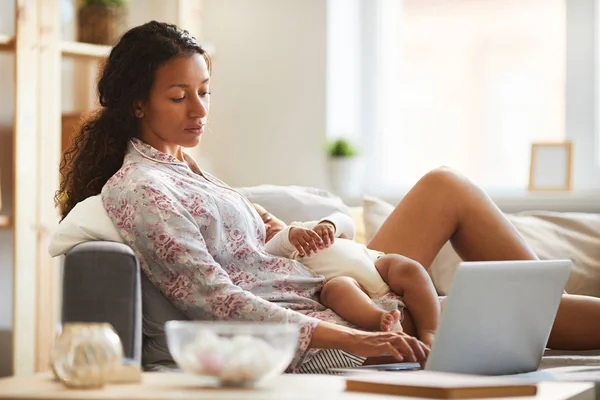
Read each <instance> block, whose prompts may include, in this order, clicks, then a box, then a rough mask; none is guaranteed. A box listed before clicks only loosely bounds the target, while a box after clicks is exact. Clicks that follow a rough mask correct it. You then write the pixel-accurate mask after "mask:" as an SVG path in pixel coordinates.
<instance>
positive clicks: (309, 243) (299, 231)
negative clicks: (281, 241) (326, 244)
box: [289, 226, 323, 257]
mask: <svg viewBox="0 0 600 400" xmlns="http://www.w3.org/2000/svg"><path fill="white" fill-rule="evenodd" d="M289 239H290V243H291V244H293V245H294V247H295V248H296V250H298V253H299V254H300V257H304V256H310V255H311V250H312V251H314V252H315V254H316V253H317V252H318V251H319V250H320V249H322V248H323V241H322V240H321V238H320V237H319V235H317V233H316V232H315V231H313V230H312V229H306V228H300V227H297V226H294V227H292V228H290V233H289Z"/></svg>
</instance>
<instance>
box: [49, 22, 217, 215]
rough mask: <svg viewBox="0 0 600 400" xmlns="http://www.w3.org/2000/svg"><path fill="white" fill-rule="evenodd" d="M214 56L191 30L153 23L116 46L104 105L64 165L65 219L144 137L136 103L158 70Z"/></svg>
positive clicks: (104, 77) (104, 84) (103, 80)
mask: <svg viewBox="0 0 600 400" xmlns="http://www.w3.org/2000/svg"><path fill="white" fill-rule="evenodd" d="M192 54H200V55H202V56H203V57H204V59H205V60H206V64H207V66H208V71H209V73H210V72H211V63H210V57H209V56H208V54H207V53H206V51H205V50H204V49H203V48H202V47H201V46H200V45H199V44H198V42H197V41H196V39H194V38H193V37H192V36H191V35H190V34H189V33H188V32H187V31H185V30H182V29H178V28H177V27H176V26H175V25H172V24H167V23H163V22H157V21H151V22H148V23H146V24H144V25H140V26H137V27H135V28H132V29H131V30H129V31H127V32H126V33H125V34H124V35H123V37H122V38H121V39H120V40H119V42H118V43H117V44H116V45H115V46H114V48H113V49H112V50H111V52H110V55H109V56H108V58H107V60H106V62H105V64H104V68H103V69H102V72H101V74H100V79H99V80H98V98H99V100H100V106H101V107H100V109H98V110H97V111H95V112H94V113H92V114H91V115H90V116H89V117H88V118H86V119H85V120H84V121H83V122H82V124H81V126H80V128H79V133H78V134H77V135H76V136H75V138H74V141H73V143H72V145H71V146H70V147H69V149H68V150H67V151H65V153H64V155H63V159H62V161H61V163H60V174H61V183H60V189H59V190H58V191H57V192H56V195H55V196H54V201H55V204H56V205H57V207H59V210H60V214H61V216H62V218H64V217H66V216H67V214H68V213H69V212H70V211H71V210H72V209H73V207H75V205H76V204H77V203H78V202H80V201H82V200H85V199H86V198H88V197H90V196H94V195H97V194H99V193H100V191H101V190H102V187H103V186H104V184H105V183H106V182H107V181H108V179H109V178H110V177H111V176H113V175H114V174H115V172H117V171H118V170H119V168H121V165H122V164H123V159H124V157H125V151H126V149H127V143H128V141H129V139H131V138H132V137H135V136H137V135H138V129H139V128H138V119H137V118H136V117H135V115H134V103H135V102H136V101H140V100H141V101H145V100H147V99H148V96H149V94H150V89H151V88H152V85H153V83H154V75H155V72H156V69H157V68H158V67H159V66H160V65H162V64H163V63H165V62H166V61H169V60H172V59H173V58H176V57H182V56H184V57H185V56H191V55H192Z"/></svg>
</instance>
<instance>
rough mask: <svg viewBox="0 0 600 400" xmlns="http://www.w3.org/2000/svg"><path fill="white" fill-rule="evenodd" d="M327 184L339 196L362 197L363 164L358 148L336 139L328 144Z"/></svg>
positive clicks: (348, 141) (341, 139)
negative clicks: (328, 183)
mask: <svg viewBox="0 0 600 400" xmlns="http://www.w3.org/2000/svg"><path fill="white" fill-rule="evenodd" d="M328 152H329V182H330V185H331V190H332V191H333V192H334V193H336V194H337V195H339V196H343V197H356V196H360V195H362V190H363V183H364V182H363V180H364V163H363V159H362V157H361V156H360V153H359V151H358V148H357V147H356V146H355V145H354V144H353V143H352V142H351V141H350V140H348V139H344V138H338V139H335V140H333V141H331V142H330V143H329V149H328Z"/></svg>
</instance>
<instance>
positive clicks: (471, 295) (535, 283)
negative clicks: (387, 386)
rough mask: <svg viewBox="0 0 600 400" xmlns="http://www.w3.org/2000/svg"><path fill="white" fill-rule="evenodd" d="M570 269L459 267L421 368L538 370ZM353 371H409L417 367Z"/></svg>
mask: <svg viewBox="0 0 600 400" xmlns="http://www.w3.org/2000/svg"><path fill="white" fill-rule="evenodd" d="M571 265H572V263H571V261H570V260H545V261H493V262H463V263H460V264H459V266H458V269H457V270H456V272H455V274H454V278H453V280H452V283H451V285H450V289H449V290H448V296H447V298H446V301H445V303H444V308H443V310H442V314H441V317H440V323H439V326H438V329H437V332H436V338H435V340H434V343H433V347H432V348H431V352H430V354H429V358H428V359H427V362H426V364H425V369H426V370H431V371H441V372H453V373H464V374H478V375H507V374H518V373H524V372H531V371H535V370H537V369H538V367H539V365H540V361H541V359H542V356H543V354H544V350H545V348H546V343H547V342H548V337H549V336H550V330H551V328H552V324H553V323H554V318H555V317H556V312H557V310H558V305H559V303H560V299H561V296H562V294H563V290H564V288H565V285H566V283H567V280H568V278H569V273H570V271H571ZM358 369H365V370H385V371H394V370H412V369H419V365H418V364H416V363H396V364H386V365H377V366H375V365H372V366H364V367H359V368H358ZM351 370H352V372H357V369H351ZM340 371H341V370H340ZM344 371H350V369H345V370H344Z"/></svg>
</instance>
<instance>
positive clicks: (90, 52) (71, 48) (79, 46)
mask: <svg viewBox="0 0 600 400" xmlns="http://www.w3.org/2000/svg"><path fill="white" fill-rule="evenodd" d="M110 49H111V46H104V45H100V44H92V43H82V42H69V41H64V40H63V41H61V42H60V52H61V54H62V55H63V56H64V57H71V58H80V59H92V60H94V59H95V60H98V59H102V58H105V57H106V56H108V53H110Z"/></svg>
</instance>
